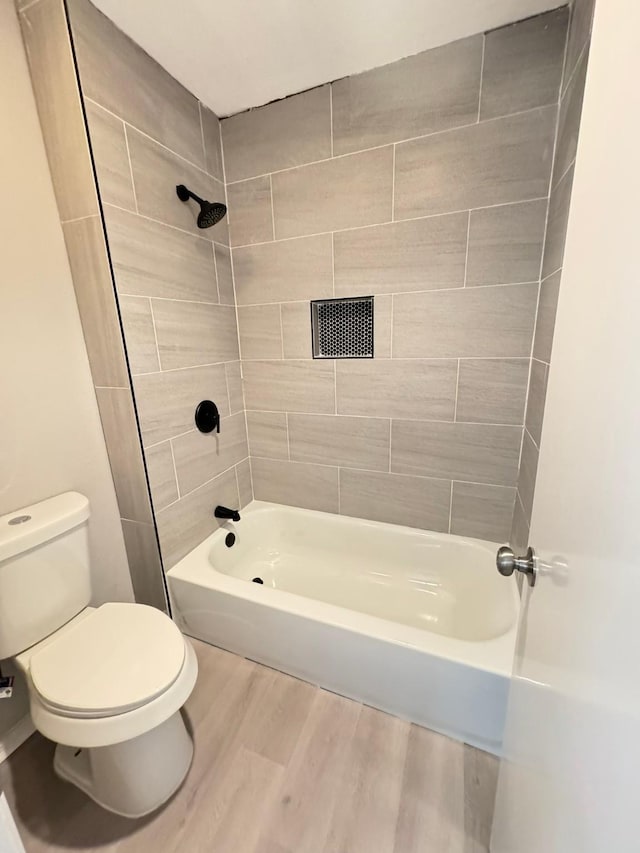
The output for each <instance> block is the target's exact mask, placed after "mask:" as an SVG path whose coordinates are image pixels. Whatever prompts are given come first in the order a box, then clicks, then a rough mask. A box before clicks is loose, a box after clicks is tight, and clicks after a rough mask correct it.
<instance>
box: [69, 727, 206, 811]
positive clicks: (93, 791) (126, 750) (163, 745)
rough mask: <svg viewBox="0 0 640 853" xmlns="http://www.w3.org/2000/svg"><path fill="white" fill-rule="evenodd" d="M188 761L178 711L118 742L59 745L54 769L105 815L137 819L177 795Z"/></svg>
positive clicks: (187, 741)
mask: <svg viewBox="0 0 640 853" xmlns="http://www.w3.org/2000/svg"><path fill="white" fill-rule="evenodd" d="M192 758H193V742H192V740H191V738H190V736H189V733H188V732H187V729H186V727H185V724H184V720H183V719H182V715H181V714H180V712H179V711H178V712H176V713H175V714H173V715H172V716H171V717H169V719H168V720H165V722H164V723H161V724H160V725H159V726H156V728H155V729H151V731H149V732H145V733H144V734H142V735H139V736H138V737H135V738H132V739H131V740H126V741H123V742H122V743H115V744H112V745H111V746H99V747H89V748H86V747H85V748H82V749H77V748H76V747H72V746H65V745H63V744H58V746H57V747H56V752H55V758H54V760H53V768H54V770H55V772H56V773H57V775H58V776H60V778H61V779H64V780H65V781H66V782H71V783H72V784H73V785H76V786H77V787H78V788H80V789H81V790H82V791H84V793H85V794H87V795H88V796H89V797H91V799H92V800H95V802H96V803H98V805H100V806H102V807H103V808H105V809H107V810H108V811H111V812H115V813H116V814H119V815H123V816H124V817H130V818H139V817H143V816H144V815H146V814H149V813H150V812H153V811H155V810H156V809H157V808H159V807H160V806H161V805H162V804H163V803H165V802H166V801H167V800H168V799H169V798H170V797H171V795H172V794H174V793H175V792H176V791H177V790H178V788H179V787H180V785H181V784H182V782H183V780H184V778H185V776H186V775H187V771H188V770H189V767H190V766H191V759H192Z"/></svg>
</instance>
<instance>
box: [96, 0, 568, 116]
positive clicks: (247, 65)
mask: <svg viewBox="0 0 640 853" xmlns="http://www.w3.org/2000/svg"><path fill="white" fill-rule="evenodd" d="M93 2H94V3H95V5H96V6H97V7H98V8H99V9H101V10H102V11H103V12H104V13H105V14H106V15H107V16H108V17H109V18H110V19H111V20H112V21H113V22H114V23H115V24H116V25H117V26H118V27H119V28H120V29H121V30H123V31H124V32H125V33H126V34H127V35H129V36H130V37H131V38H132V39H133V40H134V41H136V42H137V43H138V44H139V45H140V46H141V47H143V48H144V49H145V50H146V51H147V53H149V54H151V56H153V57H154V59H156V60H157V61H158V62H159V63H160V64H161V65H162V66H163V67H164V68H166V70H167V71H169V73H170V74H172V75H173V76H174V77H175V78H176V79H177V80H179V81H180V82H181V83H182V84H183V85H184V86H186V88H187V89H189V90H190V91H191V92H192V93H193V94H194V95H196V96H197V97H198V98H199V99H200V100H201V101H202V102H203V103H205V104H206V105H207V106H209V107H210V108H211V109H212V110H214V112H216V113H217V114H218V115H219V116H226V115H232V114H233V113H237V112H240V111H241V110H246V109H248V108H249V107H255V106H259V105H261V104H265V103H267V102H269V101H273V100H276V99H277V98H283V97H285V96H286V95H291V94H293V93H295V92H300V91H303V90H304V89H309V88H311V87H312V86H318V85H320V84H321V83H326V82H328V81H329V80H336V79H338V78H339V77H345V76H347V75H349V74H355V73H357V72H358V71H364V70H366V69H368V68H376V67H378V66H380V65H385V64H386V63H388V62H394V61H395V60H396V59H401V58H402V57H404V56H410V55H411V54H414V53H419V52H420V51H421V50H426V49H427V48H429V47H435V46H436V45H439V44H446V43H447V42H450V41H454V40H455V39H459V38H463V37H464V36H468V35H473V34H474V33H478V32H482V31H483V30H488V29H492V28H494V27H499V26H502V25H503V24H508V23H512V22H513V21H517V20H521V19H522V18H526V17H528V16H529V15H535V14H537V13H539V12H543V11H546V10H548V9H553V8H555V7H557V6H558V5H562V0H231V2H229V0H226V1H225V2H220V0H218V2H215V0H161V2H158V0H136V2H134V3H131V2H124V0H93Z"/></svg>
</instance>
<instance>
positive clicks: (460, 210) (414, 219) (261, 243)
mask: <svg viewBox="0 0 640 853" xmlns="http://www.w3.org/2000/svg"><path fill="white" fill-rule="evenodd" d="M261 177H266V176H265V175H263V176H261ZM547 198H548V196H535V197H534V198H519V199H515V200H513V201H501V202H499V203H498V204H483V205H480V206H479V207H472V208H469V207H459V208H456V209H454V210H442V211H439V212H438V213H427V214H425V215H424V216H407V217H403V218H402V219H386V220H383V221H382V222H369V223H365V224H363V225H350V226H348V227H347V228H340V229H339V230H338V231H335V232H333V231H313V232H310V233H308V234H293V235H290V236H288V237H278V238H277V239H275V240H255V241H254V242H253V243H239V244H238V245H236V246H233V247H232V248H233V249H249V248H252V247H254V246H270V245H271V244H272V243H286V242H288V241H291V240H306V239H307V238H310V237H322V236H324V235H326V234H333V233H336V234H344V233H345V232H349V231H362V230H364V229H365V228H380V227H382V226H383V225H397V224H400V223H402V222H419V221H422V220H423V219H436V218H438V217H441V216H456V215H459V214H461V213H468V212H469V211H470V210H471V211H475V210H494V209H495V208H498V207H513V206H515V205H518V204H531V203H533V202H536V201H546V200H547ZM111 207H117V205H111ZM119 209H120V210H125V211H126V208H119ZM126 212H127V213H130V212H131V211H126ZM140 215H141V216H143V215H144V214H140ZM144 218H145V219H151V221H152V222H160V224H162V225H164V224H165V223H163V222H161V220H158V219H152V217H149V216H145V217H144ZM169 227H170V228H175V229H176V230H178V231H184V229H183V228H178V226H177V225H170V226H169ZM184 233H186V234H191V232H190V231H185V232H184ZM192 236H194V237H200V235H199V234H192ZM200 239H206V238H203V237H200ZM221 245H224V244H221Z"/></svg>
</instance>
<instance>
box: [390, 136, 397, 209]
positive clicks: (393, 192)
mask: <svg viewBox="0 0 640 853" xmlns="http://www.w3.org/2000/svg"><path fill="white" fill-rule="evenodd" d="M395 218H396V144H395V142H394V143H393V157H392V159H391V221H392V222H395Z"/></svg>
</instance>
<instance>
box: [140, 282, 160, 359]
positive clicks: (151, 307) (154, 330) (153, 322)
mask: <svg viewBox="0 0 640 853" xmlns="http://www.w3.org/2000/svg"><path fill="white" fill-rule="evenodd" d="M148 299H149V311H150V313H151V325H152V327H153V339H154V341H155V344H156V355H157V356H158V367H159V370H158V371H154V372H157V373H163V370H162V359H161V358H160V345H159V344H158V330H157V329H156V318H155V314H154V313H153V300H152V298H151V297H150V296H149V297H148ZM136 375H137V376H141V375H143V374H136Z"/></svg>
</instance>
